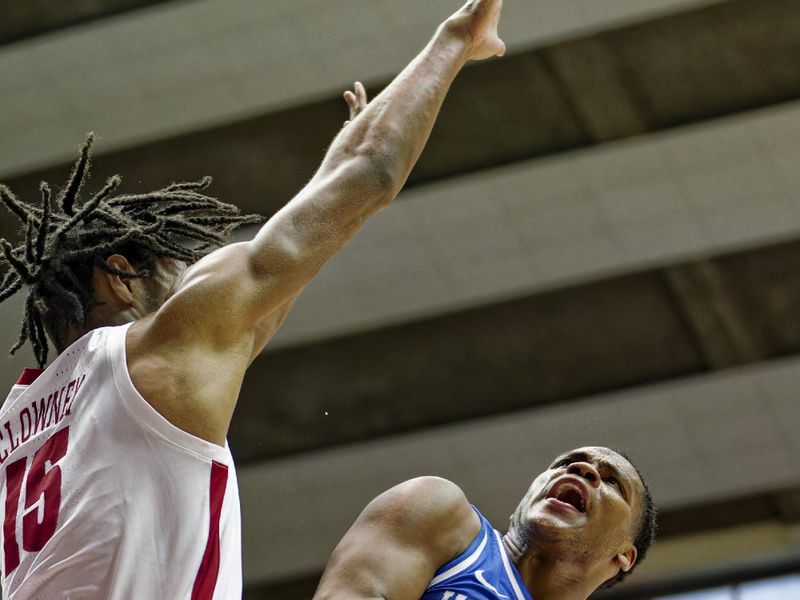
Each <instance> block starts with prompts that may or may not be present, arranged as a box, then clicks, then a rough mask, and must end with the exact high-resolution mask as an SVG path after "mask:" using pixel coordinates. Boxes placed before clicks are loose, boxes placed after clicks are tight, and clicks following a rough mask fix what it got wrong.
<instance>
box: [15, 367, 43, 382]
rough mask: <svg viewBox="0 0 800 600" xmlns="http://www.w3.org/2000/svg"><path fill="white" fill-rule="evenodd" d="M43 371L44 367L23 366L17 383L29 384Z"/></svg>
mask: <svg viewBox="0 0 800 600" xmlns="http://www.w3.org/2000/svg"><path fill="white" fill-rule="evenodd" d="M42 373H44V369H34V368H32V367H25V369H23V371H22V375H20V376H19V379H17V385H30V384H32V383H33V382H34V381H36V379H37V378H38V377H39V375H41V374H42Z"/></svg>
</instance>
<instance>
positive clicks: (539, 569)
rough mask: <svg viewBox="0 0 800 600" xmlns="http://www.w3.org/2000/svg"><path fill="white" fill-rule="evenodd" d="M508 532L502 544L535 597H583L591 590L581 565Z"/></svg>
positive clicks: (545, 599) (568, 599) (572, 599)
mask: <svg viewBox="0 0 800 600" xmlns="http://www.w3.org/2000/svg"><path fill="white" fill-rule="evenodd" d="M516 537H517V536H514V535H513V534H512V533H511V532H509V533H507V534H506V535H504V536H503V546H504V548H505V551H506V554H508V556H509V558H510V559H511V562H513V563H514V566H516V567H517V571H519V574H520V576H521V577H522V581H524V582H525V587H527V588H528V591H529V592H530V594H531V596H532V597H533V598H536V600H586V598H588V597H589V595H590V594H591V593H592V592H593V591H594V586H592V585H591V584H590V583H589V582H588V581H587V576H586V570H585V568H584V567H583V566H581V565H579V564H577V563H573V562H568V561H565V560H557V559H555V560H554V559H553V558H552V556H554V555H556V556H558V555H560V553H558V552H553V551H552V549H549V550H548V549H545V548H542V547H539V546H537V545H534V544H526V543H524V542H522V541H521V540H518V539H516Z"/></svg>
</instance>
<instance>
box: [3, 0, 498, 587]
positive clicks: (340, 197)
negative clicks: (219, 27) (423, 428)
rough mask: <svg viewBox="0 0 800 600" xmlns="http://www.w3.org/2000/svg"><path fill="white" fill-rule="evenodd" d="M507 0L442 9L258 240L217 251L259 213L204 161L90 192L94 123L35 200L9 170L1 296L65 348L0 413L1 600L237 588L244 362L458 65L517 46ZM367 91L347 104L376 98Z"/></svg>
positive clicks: (407, 143) (389, 195) (371, 197)
mask: <svg viewBox="0 0 800 600" xmlns="http://www.w3.org/2000/svg"><path fill="white" fill-rule="evenodd" d="M501 5H502V0H470V1H469V2H467V4H466V5H465V6H464V7H462V8H461V9H460V10H459V11H457V12H456V13H455V14H453V15H452V16H451V17H450V18H448V19H447V20H446V21H445V22H444V23H443V24H442V25H441V26H440V27H439V28H438V29H437V31H436V33H435V35H434V37H433V39H432V40H431V42H430V43H429V44H428V45H427V46H426V48H425V49H424V50H423V51H422V52H421V53H420V54H419V55H418V56H417V57H416V58H415V59H414V60H413V61H412V62H411V63H410V64H409V66H408V67H407V68H406V69H405V70H404V71H403V72H402V73H401V74H400V75H399V76H398V77H397V78H396V79H395V80H394V81H393V82H392V83H391V84H390V85H389V86H388V87H387V88H386V89H385V90H384V91H383V93H382V94H380V95H379V96H378V97H377V98H375V100H374V101H373V102H371V103H370V104H369V105H368V106H366V107H363V106H360V107H359V108H363V111H361V114H358V115H357V116H356V117H355V118H353V120H352V122H351V123H350V124H349V125H348V126H347V127H345V128H344V129H343V131H342V132H341V133H340V134H339V135H338V136H337V137H336V139H335V140H334V141H333V143H332V145H331V147H330V149H329V150H328V152H327V154H326V156H325V158H324V160H323V162H322V165H321V166H320V168H319V170H318V171H317V173H316V174H315V175H314V177H313V178H312V180H311V181H310V183H309V184H308V185H307V186H306V187H305V188H304V189H303V190H302V191H301V192H300V193H299V194H298V195H297V196H296V197H295V198H294V199H293V200H291V201H290V202H289V203H288V204H287V205H286V206H285V207H284V208H283V209H281V210H280V211H279V212H278V213H277V214H276V215H275V216H273V217H272V218H271V219H270V220H269V222H267V223H266V224H265V225H264V226H263V227H262V228H261V230H260V231H259V233H258V234H257V235H256V237H255V238H254V239H253V240H252V241H249V242H245V243H238V244H233V245H228V246H225V247H222V248H220V249H216V250H214V248H215V247H216V246H220V245H221V244H222V243H223V242H224V241H225V236H226V234H228V233H230V231H231V230H233V229H234V228H235V227H236V226H237V225H238V224H241V223H243V222H252V220H253V219H252V218H251V217H248V216H243V215H239V214H238V212H237V211H236V210H235V208H234V207H232V206H230V205H227V204H223V203H221V202H219V201H217V200H215V199H213V198H210V197H208V196H205V195H204V194H202V193H201V190H202V189H203V188H204V187H205V186H206V185H207V184H208V181H207V180H203V181H200V182H197V183H186V184H173V185H170V186H168V187H166V188H164V189H162V190H158V191H156V192H151V193H148V194H141V195H127V196H114V195H113V192H114V190H115V188H116V187H117V186H118V185H119V178H118V177H113V178H111V179H110V180H109V181H108V182H107V184H106V185H105V187H104V188H103V189H102V190H100V191H99V192H98V193H97V194H95V195H94V196H92V197H90V198H89V199H88V200H85V201H82V200H81V198H80V191H81V187H82V184H83V180H84V177H85V175H86V171H87V168H88V160H89V146H90V144H91V138H90V140H89V141H88V142H87V144H86V145H85V146H84V148H83V150H82V153H81V158H80V159H79V161H78V162H77V163H76V166H75V169H74V172H73V174H72V176H71V178H70V180H69V182H68V184H67V185H66V186H65V188H64V189H63V190H62V191H61V192H60V193H59V195H58V196H57V197H55V198H53V199H51V194H50V190H49V188H48V187H47V186H46V185H45V184H43V186H42V196H43V203H42V205H41V206H36V205H33V204H29V203H26V202H23V201H21V200H19V199H17V198H16V197H15V196H14V195H13V194H12V193H11V191H10V190H8V189H7V188H5V187H2V188H0V198H2V200H3V202H4V204H5V205H6V207H7V208H9V209H10V210H11V212H12V213H13V214H14V215H16V216H17V217H18V218H20V220H21V221H22V222H23V226H24V230H25V232H26V235H25V240H24V242H23V243H22V244H21V245H20V246H19V247H16V248H13V247H12V246H11V245H10V244H8V242H6V241H5V240H3V241H2V243H1V244H0V245H1V246H2V251H3V256H4V260H5V262H6V263H7V267H8V270H7V274H6V276H5V278H4V279H3V281H2V282H0V300H4V299H6V298H8V297H10V296H11V295H12V294H14V293H15V292H17V291H19V290H20V289H23V288H26V289H27V290H28V296H27V300H26V304H25V315H24V319H23V328H22V332H21V335H20V339H19V343H18V345H17V347H19V346H20V345H22V344H23V343H25V342H26V341H30V342H31V343H32V346H33V348H34V353H35V355H36V358H37V360H38V362H39V367H44V366H45V364H46V363H47V348H48V338H49V340H50V341H51V342H52V343H53V344H54V345H55V347H56V349H57V350H58V352H59V354H58V356H57V357H56V358H55V359H54V360H53V362H52V363H51V364H50V365H49V366H48V367H47V368H46V369H45V370H44V371H43V372H42V371H41V369H39V370H28V371H26V372H25V373H24V374H23V376H22V377H21V378H20V380H19V381H18V383H17V385H15V386H14V387H13V389H12V391H11V394H10V395H9V397H8V399H7V400H6V402H5V404H4V405H3V408H2V412H0V510H3V518H2V523H3V525H2V540H3V541H2V550H3V552H2V564H1V565H0V566H2V584H3V592H4V596H5V598H6V599H7V600H23V599H28V598H37V599H46V598H47V599H49V598H70V599H73V600H75V599H78V598H91V599H103V600H109V599H113V600H117V599H130V598H148V599H155V598H159V599H161V598H163V599H168V600H178V599H184V598H185V599H189V598H191V599H193V600H194V599H223V598H225V599H234V598H236V599H238V598H240V597H241V586H242V582H241V557H240V519H239V501H238V495H237V486H236V476H235V472H234V467H233V462H232V459H231V455H230V452H229V450H228V447H227V444H226V434H227V431H228V425H229V422H230V419H231V415H232V413H233V410H234V407H235V406H236V400H237V396H238V393H239V388H240V386H241V384H242V378H243V376H244V372H245V370H246V369H247V367H248V365H249V364H250V362H251V361H252V360H253V359H254V357H256V356H257V355H258V354H259V353H260V352H261V350H262V349H263V348H264V346H265V344H266V343H267V342H268V341H269V339H270V338H271V337H272V336H273V334H274V333H275V331H276V330H277V329H278V327H279V326H280V325H281V323H282V321H283V319H284V317H285V316H286V313H287V311H288V310H289V308H290V307H291V305H292V303H293V302H294V300H295V298H296V297H297V295H298V294H299V293H300V291H301V290H302V289H303V288H304V286H305V285H306V284H307V283H308V282H309V281H310V280H311V278H312V277H313V276H314V275H315V274H316V273H317V272H318V271H319V270H320V268H321V267H322V266H323V265H324V264H325V262H326V261H327V260H328V259H329V258H330V257H331V256H332V255H333V254H334V253H335V252H336V251H337V250H338V249H339V248H340V247H341V246H342V245H343V244H344V243H345V242H347V241H348V240H349V239H350V238H351V237H352V236H353V235H354V234H355V233H356V231H357V230H358V228H359V227H360V226H361V224H362V223H363V222H364V220H365V219H366V218H368V217H369V216H370V215H372V214H373V213H375V212H376V211H378V210H379V209H381V208H383V207H385V206H386V205H387V204H388V203H389V202H390V201H391V200H393V199H394V197H395V196H396V195H397V193H398V192H399V191H400V189H401V188H402V186H403V184H404V182H405V181H406V178H407V177H408V174H409V172H410V170H411V168H412V166H413V165H414V163H415V162H416V160H417V158H418V156H419V154H420V152H421V151H422V148H423V146H424V145H425V142H426V140H427V138H428V135H429V134H430V131H431V128H432V126H433V123H434V120H435V118H436V115H437V114H438V111H439V109H440V106H441V104H442V101H443V100H444V97H445V94H446V93H447V90H448V89H449V86H450V84H451V82H452V81H453V79H454V77H455V76H456V74H457V73H458V72H459V71H460V69H461V68H462V67H463V66H464V65H465V64H466V63H467V62H468V61H470V60H481V59H485V58H489V57H491V56H495V55H502V54H503V52H504V50H505V47H504V45H503V42H502V41H501V40H500V39H499V37H498V35H497V24H498V21H499V17H500V11H501ZM356 92H357V95H353V94H352V93H350V94H348V95H347V98H348V102H349V103H350V104H351V108H352V107H353V105H359V104H362V105H363V104H364V103H365V98H364V95H363V88H361V87H360V86H358V87H357V90H356ZM212 250H213V251H212ZM187 265H188V266H187ZM265 401H267V402H268V401H269V399H265ZM298 401H302V398H299V399H298Z"/></svg>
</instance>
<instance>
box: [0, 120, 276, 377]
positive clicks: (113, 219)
mask: <svg viewBox="0 0 800 600" xmlns="http://www.w3.org/2000/svg"><path fill="white" fill-rule="evenodd" d="M93 142H94V134H92V133H90V134H89V135H88V137H87V138H86V141H85V142H84V143H83V145H82V146H81V149H80V156H79V157H78V160H77V161H76V162H75V166H74V167H73V169H72V173H71V174H70V176H69V179H68V180H67V184H66V185H65V186H64V188H63V190H61V191H60V193H59V194H58V196H57V198H56V199H55V201H53V200H52V199H51V196H52V193H51V190H50V187H49V186H48V184H47V183H45V182H42V183H41V185H40V191H41V206H35V205H32V204H29V203H27V202H23V201H22V200H19V199H18V198H17V197H16V196H15V195H14V194H13V193H12V192H11V190H10V189H9V188H7V187H6V186H5V185H2V184H0V200H2V203H3V204H4V205H5V207H6V208H7V209H8V210H9V211H11V212H12V213H13V214H14V215H15V216H16V217H17V219H19V221H20V223H21V231H22V234H23V241H22V242H21V243H20V245H18V246H16V247H15V246H13V245H12V244H10V243H9V242H8V241H7V240H5V239H0V250H2V254H0V267H4V268H5V275H4V276H3V277H2V280H0V302H3V301H4V300H6V299H8V298H10V297H11V296H13V295H14V294H15V293H17V292H18V291H19V290H20V289H22V287H23V286H27V288H28V295H27V298H26V299H25V312H24V317H23V319H22V329H21V331H20V334H19V339H18V340H17V342H16V344H14V346H13V347H12V348H11V350H10V354H12V355H13V354H14V353H16V351H17V350H19V349H20V348H21V347H22V346H23V345H24V344H25V342H26V341H28V342H30V344H31V346H32V347H33V352H34V356H35V357H36V361H37V362H38V364H39V366H40V367H44V366H45V364H46V363H47V353H48V336H49V338H50V340H51V341H52V343H53V344H54V345H55V347H56V349H57V350H58V351H61V350H63V349H64V347H65V345H66V343H65V342H66V336H67V332H68V329H69V327H70V326H78V327H83V326H85V323H86V318H87V316H88V313H89V310H90V309H91V307H92V305H93V301H94V291H93V288H92V272H93V268H94V267H99V268H100V269H102V270H104V271H106V272H107V273H112V274H115V275H119V276H122V277H137V278H149V277H150V276H151V270H152V268H153V267H154V264H155V261H156V260H158V259H159V258H174V259H177V260H181V261H185V262H189V263H191V262H195V261H197V260H199V259H200V258H202V257H203V256H205V255H206V254H208V253H209V252H211V251H212V250H214V249H216V248H218V247H220V246H222V245H224V244H225V243H227V241H228V238H229V236H230V234H231V233H232V232H233V231H234V230H235V229H236V228H237V227H239V226H240V225H244V224H247V223H258V222H261V221H263V218H262V217H261V216H259V215H244V214H241V213H240V211H239V209H238V208H237V207H235V206H233V205H231V204H226V203H224V202H220V201H219V200H217V199H216V198H212V197H210V196H206V195H204V194H202V193H200V190H203V189H205V188H206V187H208V186H209V184H210V183H211V178H210V177H204V178H202V179H200V180H199V181H195V182H185V183H172V184H170V185H168V186H167V187H165V188H162V189H159V190H156V191H153V192H148V193H145V194H132V195H130V194H129V195H119V196H114V195H112V194H113V193H114V191H116V189H117V188H118V187H119V185H120V183H121V182H122V179H121V178H120V176H119V175H114V176H113V177H110V178H109V179H108V180H107V181H106V183H105V185H104V186H103V187H102V189H100V191H98V192H97V193H96V194H94V195H93V196H91V197H90V198H89V199H88V200H85V201H82V200H81V197H80V192H81V188H82V187H83V184H84V183H85V181H86V179H87V176H88V173H89V163H90V157H91V147H92V143H93ZM114 253H119V254H123V255H125V256H126V258H128V260H129V261H130V262H131V264H132V265H135V269H134V270H132V271H130V272H127V271H121V270H119V269H116V268H114V267H112V266H109V265H107V264H106V261H105V258H106V257H107V256H108V255H110V254H114Z"/></svg>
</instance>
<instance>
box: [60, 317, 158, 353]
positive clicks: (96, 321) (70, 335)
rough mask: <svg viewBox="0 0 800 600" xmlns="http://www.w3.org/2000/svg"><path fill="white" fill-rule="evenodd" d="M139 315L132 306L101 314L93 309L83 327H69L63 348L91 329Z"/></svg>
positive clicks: (112, 324) (122, 321)
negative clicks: (112, 312)
mask: <svg viewBox="0 0 800 600" xmlns="http://www.w3.org/2000/svg"><path fill="white" fill-rule="evenodd" d="M141 316H142V315H140V314H139V311H137V310H136V309H134V308H130V309H128V310H123V311H119V312H116V313H114V314H102V312H101V311H98V310H93V311H91V312H90V313H89V315H88V316H87V318H86V323H85V325H84V326H83V327H74V326H72V327H70V328H69V331H67V335H66V337H65V338H64V348H66V347H68V346H69V345H71V344H72V343H73V342H76V341H77V340H79V339H80V338H82V337H83V336H84V335H86V334H87V333H89V332H90V331H92V330H93V329H99V328H100V327H113V326H116V325H125V323H130V322H131V321H135V320H136V319H139V318H140V317H141ZM64 348H61V349H59V352H62V351H63V350H64Z"/></svg>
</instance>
